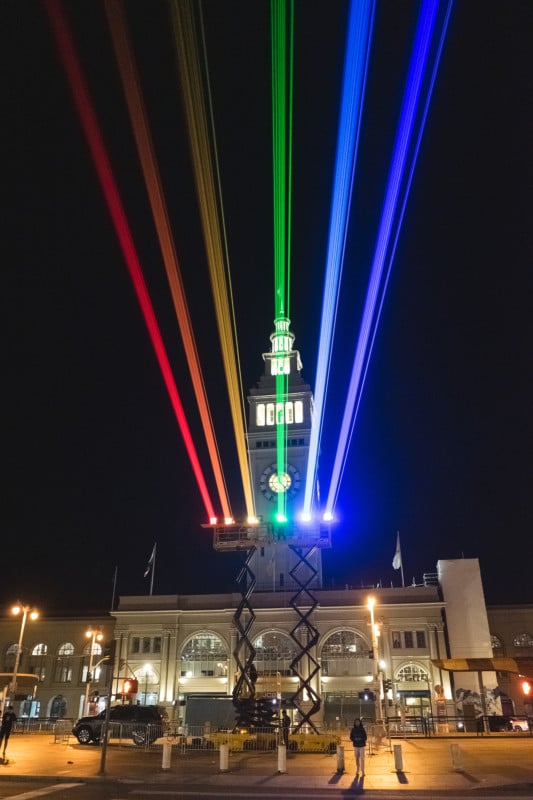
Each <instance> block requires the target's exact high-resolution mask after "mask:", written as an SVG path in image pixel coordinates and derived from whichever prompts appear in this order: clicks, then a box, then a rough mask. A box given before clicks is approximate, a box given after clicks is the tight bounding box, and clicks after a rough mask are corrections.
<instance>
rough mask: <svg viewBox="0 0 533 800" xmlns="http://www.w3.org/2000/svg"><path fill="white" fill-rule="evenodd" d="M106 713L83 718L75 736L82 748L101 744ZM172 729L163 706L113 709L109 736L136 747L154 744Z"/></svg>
mask: <svg viewBox="0 0 533 800" xmlns="http://www.w3.org/2000/svg"><path fill="white" fill-rule="evenodd" d="M105 715H106V712H105V711H102V712H101V713H100V714H96V716H93V717H81V718H80V719H79V720H78V721H77V722H76V724H75V725H74V727H73V728H72V733H73V734H74V736H75V737H76V738H77V740H78V742H79V743H80V744H89V742H99V741H100V737H101V735H102V726H103V724H104V722H105ZM167 728H168V715H167V712H166V710H165V709H164V708H162V707H161V706H111V708H110V709H109V736H111V737H113V738H114V739H117V738H120V739H124V738H128V739H129V738H131V739H132V740H133V743H134V744H137V745H144V744H146V742H148V743H149V744H153V743H154V742H155V740H156V739H159V737H160V736H163V735H164V734H165V732H166V730H167Z"/></svg>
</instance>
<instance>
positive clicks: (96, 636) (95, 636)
mask: <svg viewBox="0 0 533 800" xmlns="http://www.w3.org/2000/svg"><path fill="white" fill-rule="evenodd" d="M85 636H87V638H88V639H90V640H91V651H90V653H89V669H88V671H87V685H86V687H85V703H84V706H83V713H84V714H85V715H86V714H88V713H89V690H90V688H91V681H92V671H93V659H94V644H95V642H96V641H99V642H101V641H102V639H103V638H104V634H103V633H102V632H101V631H93V630H91V629H89V630H88V631H85Z"/></svg>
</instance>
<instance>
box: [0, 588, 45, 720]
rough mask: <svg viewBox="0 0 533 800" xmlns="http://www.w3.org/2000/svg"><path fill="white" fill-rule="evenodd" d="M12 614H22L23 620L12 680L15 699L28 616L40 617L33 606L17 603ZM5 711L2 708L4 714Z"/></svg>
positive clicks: (32, 617) (12, 695) (12, 692)
mask: <svg viewBox="0 0 533 800" xmlns="http://www.w3.org/2000/svg"><path fill="white" fill-rule="evenodd" d="M11 613H12V614H13V615H14V616H16V617H18V616H19V614H22V620H21V622H20V633H19V642H18V645H17V652H16V655H15V666H14V667H13V677H12V678H11V692H10V696H11V697H14V696H15V695H16V693H17V675H18V671H19V666H20V657H21V653H22V639H23V638H24V629H25V627H26V620H27V619H28V614H29V616H30V619H32V620H34V619H37V617H38V616H39V612H38V611H37V610H36V609H34V608H32V607H31V606H25V605H22V603H17V605H15V606H13V608H12V609H11ZM4 704H5V697H4ZM3 711H4V709H3V708H2V713H3Z"/></svg>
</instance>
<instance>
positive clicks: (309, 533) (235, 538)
mask: <svg viewBox="0 0 533 800" xmlns="http://www.w3.org/2000/svg"><path fill="white" fill-rule="evenodd" d="M209 527H212V528H213V547H214V549H215V550H219V551H222V552H232V551H239V550H242V551H245V554H246V555H245V558H244V561H243V565H242V567H241V569H240V571H239V574H238V576H237V584H238V587H239V591H240V594H241V601H240V603H239V605H238V607H237V609H236V611H235V614H234V617H233V621H234V624H235V627H236V629H237V631H238V640H237V643H236V646H235V650H234V651H233V656H234V658H235V662H236V664H237V669H238V677H237V681H236V683H235V687H234V690H233V699H234V701H236V700H239V699H242V698H244V697H253V696H254V695H255V681H254V680H253V677H254V676H253V671H254V670H255V668H254V667H253V660H254V658H255V649H254V646H253V644H252V642H251V638H250V635H249V634H250V631H251V628H252V625H253V623H254V620H255V614H254V611H253V607H252V603H251V597H252V594H253V591H254V588H255V584H256V579H255V575H254V573H253V572H252V569H251V567H250V564H251V561H252V558H253V555H254V553H255V551H256V549H257V547H258V546H264V545H272V544H276V543H278V542H280V543H281V542H282V543H283V544H285V545H287V546H288V547H289V549H290V550H292V552H293V553H294V554H295V555H296V556H297V559H298V560H297V562H296V564H295V566H294V567H293V569H291V571H290V575H291V577H292V578H293V580H294V581H295V583H296V584H297V585H298V590H297V592H296V593H295V594H294V595H293V597H292V598H291V600H290V605H291V606H292V608H294V610H295V612H296V614H297V616H298V621H297V623H296V625H295V626H294V628H293V629H292V630H291V631H290V635H291V638H292V639H293V641H294V643H295V644H296V646H297V648H298V651H299V652H298V655H297V656H296V657H295V658H294V659H293V661H292V662H291V670H292V671H293V673H294V675H296V677H297V678H298V688H297V690H296V692H295V693H294V695H293V696H292V698H291V701H292V703H293V705H294V707H295V708H296V709H297V710H298V712H299V715H300V719H299V721H298V723H297V725H296V728H295V731H298V730H300V729H301V728H302V727H305V728H307V726H309V727H311V728H312V729H313V730H314V731H315V732H316V733H318V730H317V728H316V726H315V724H314V723H313V721H312V719H311V718H312V716H313V715H314V714H316V713H317V712H318V711H319V710H320V697H319V696H318V694H317V693H316V691H315V690H314V689H313V686H312V683H313V679H314V678H315V676H316V674H317V673H318V672H319V670H320V666H319V664H318V662H317V660H316V659H315V658H314V656H313V655H312V650H313V648H314V647H315V645H316V643H317V641H318V630H317V628H316V627H315V626H314V625H313V622H312V619H311V618H312V614H313V611H314V610H315V608H316V607H317V605H318V601H317V599H316V597H315V596H314V595H313V593H312V591H311V588H310V587H311V584H312V581H313V579H314V578H315V577H316V574H317V571H316V569H315V568H314V566H313V565H312V563H311V561H310V558H311V556H312V555H313V554H314V553H315V551H316V550H317V548H325V547H331V526H330V525H329V524H324V523H314V524H312V523H309V524H306V523H301V524H300V523H293V524H289V523H284V524H283V525H281V524H280V525H275V524H267V525H265V524H258V525H239V524H232V525H211V526H209Z"/></svg>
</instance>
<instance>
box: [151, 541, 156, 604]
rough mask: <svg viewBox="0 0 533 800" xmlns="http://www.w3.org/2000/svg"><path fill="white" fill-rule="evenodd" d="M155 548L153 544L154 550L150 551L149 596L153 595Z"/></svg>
mask: <svg viewBox="0 0 533 800" xmlns="http://www.w3.org/2000/svg"><path fill="white" fill-rule="evenodd" d="M156 548H157V542H156V543H155V544H154V549H153V550H152V556H153V558H152V574H151V576H150V594H153V593H154V573H155V551H156Z"/></svg>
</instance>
